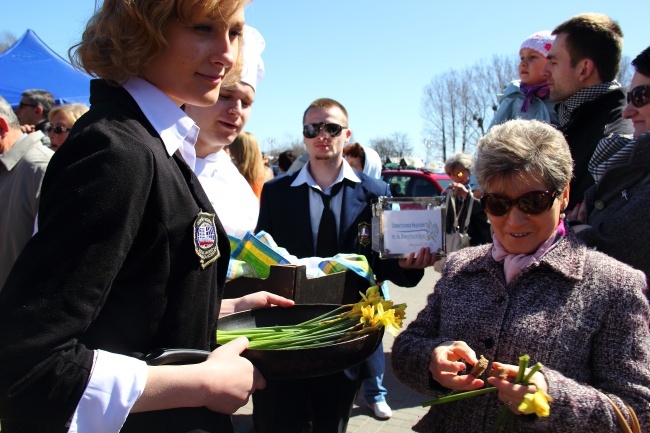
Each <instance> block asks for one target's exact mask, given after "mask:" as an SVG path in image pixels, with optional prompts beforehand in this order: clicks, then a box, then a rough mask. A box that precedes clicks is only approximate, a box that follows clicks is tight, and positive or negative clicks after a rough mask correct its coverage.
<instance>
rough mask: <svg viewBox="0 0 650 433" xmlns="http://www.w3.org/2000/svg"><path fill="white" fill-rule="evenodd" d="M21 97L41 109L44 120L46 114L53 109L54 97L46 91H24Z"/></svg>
mask: <svg viewBox="0 0 650 433" xmlns="http://www.w3.org/2000/svg"><path fill="white" fill-rule="evenodd" d="M21 96H22V97H23V98H26V99H28V100H29V102H30V103H31V104H36V105H38V106H39V107H41V108H43V117H45V118H47V114H48V113H49V112H50V110H51V109H52V108H53V107H54V96H53V95H52V94H51V93H50V92H48V91H47V90H41V89H29V90H25V91H24V92H23V93H22V95H21Z"/></svg>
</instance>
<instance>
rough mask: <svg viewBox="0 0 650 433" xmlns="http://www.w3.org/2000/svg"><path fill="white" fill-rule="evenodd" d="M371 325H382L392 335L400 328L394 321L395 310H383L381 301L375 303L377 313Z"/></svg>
mask: <svg viewBox="0 0 650 433" xmlns="http://www.w3.org/2000/svg"><path fill="white" fill-rule="evenodd" d="M372 325H373V326H383V327H384V328H386V329H387V330H388V332H390V333H391V334H393V336H397V331H399V329H400V328H399V327H398V326H397V324H396V323H395V310H393V309H390V310H384V307H383V306H382V305H381V303H380V304H377V314H375V317H374V318H373V320H372Z"/></svg>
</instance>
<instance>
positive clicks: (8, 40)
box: [0, 32, 18, 53]
mask: <svg viewBox="0 0 650 433" xmlns="http://www.w3.org/2000/svg"><path fill="white" fill-rule="evenodd" d="M17 40H18V39H17V38H16V36H14V35H13V34H11V33H9V32H4V33H2V34H1V35H0V53H4V52H5V51H7V49H9V47H11V46H12V45H13V44H15V43H16V41H17Z"/></svg>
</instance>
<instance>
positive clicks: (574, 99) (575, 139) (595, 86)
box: [542, 13, 632, 209]
mask: <svg viewBox="0 0 650 433" xmlns="http://www.w3.org/2000/svg"><path fill="white" fill-rule="evenodd" d="M553 34H554V35H556V37H555V41H553V45H552V47H551V49H550V51H549V53H548V61H547V63H546V66H545V67H544V70H543V72H542V73H543V75H544V76H545V77H546V79H547V81H548V85H549V90H550V92H551V99H552V100H555V101H558V102H559V104H558V105H556V107H555V109H556V110H557V112H558V117H559V121H560V130H561V131H562V133H563V134H564V136H565V138H566V140H567V142H568V143H569V147H570V149H571V155H572V157H573V160H574V163H575V168H574V178H573V180H572V181H571V197H570V200H569V209H573V207H574V206H575V205H576V204H579V203H580V202H581V201H582V198H583V196H584V193H585V191H586V190H587V188H589V187H590V186H591V185H593V183H594V180H593V178H592V177H591V176H590V175H589V172H588V170H587V165H588V163H589V160H590V159H591V156H592V155H593V153H594V150H595V148H596V145H597V144H598V142H599V141H600V140H601V139H602V138H604V137H606V136H608V135H610V134H612V133H618V134H630V133H632V125H631V124H630V122H629V121H628V120H626V119H624V118H623V117H622V114H623V109H624V108H625V91H624V89H623V88H622V87H621V85H620V84H619V83H617V82H616V74H617V73H618V70H619V65H620V62H621V49H622V46H623V32H622V30H621V28H620V26H619V25H618V24H617V23H616V22H615V21H613V20H612V19H610V18H609V17H607V16H606V15H602V14H595V13H588V14H581V15H577V16H575V17H573V18H571V19H569V20H567V21H565V22H564V23H562V24H560V25H559V26H557V27H556V28H555V30H553Z"/></svg>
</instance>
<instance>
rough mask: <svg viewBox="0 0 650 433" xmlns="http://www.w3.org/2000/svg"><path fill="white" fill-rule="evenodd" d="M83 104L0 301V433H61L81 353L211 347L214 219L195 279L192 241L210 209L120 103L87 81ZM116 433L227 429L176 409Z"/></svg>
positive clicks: (79, 379)
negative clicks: (209, 250)
mask: <svg viewBox="0 0 650 433" xmlns="http://www.w3.org/2000/svg"><path fill="white" fill-rule="evenodd" d="M91 104H92V106H91V109H90V111H89V112H88V113H87V114H85V115H84V116H82V117H81V118H80V119H79V120H78V121H77V122H76V123H75V125H74V128H73V131H72V132H71V134H70V137H69V138H68V140H67V141H66V145H65V146H63V147H62V148H61V149H60V150H59V151H58V152H57V153H56V154H55V156H54V157H53V158H52V160H51V162H50V165H49V167H48V170H47V172H46V175H45V178H44V180H43V187H42V194H41V204H40V214H39V232H38V233H37V234H36V236H34V237H33V238H32V239H31V241H30V242H29V243H28V244H27V246H26V247H25V249H24V250H23V253H22V254H21V256H20V257H19V258H18V260H17V262H16V264H15V266H14V268H13V270H12V272H11V274H10V275H9V279H8V280H7V283H6V285H5V287H4V289H3V290H2V292H0V329H2V332H0V416H1V417H2V419H3V420H2V431H3V433H6V432H12V431H21V430H20V428H19V425H18V423H20V422H25V421H29V422H31V423H34V425H31V426H28V427H26V428H25V429H24V430H22V431H43V432H53V431H66V430H67V429H66V428H65V424H66V423H67V422H68V420H69V419H70V418H71V415H72V414H73V412H74V410H75V408H76V406H77V404H78V402H79V399H80V397H81V395H82V394H83V392H84V389H85V387H86V383H87V381H88V378H89V373H90V370H91V366H92V362H93V352H92V350H93V349H104V350H107V351H110V352H114V353H119V354H125V355H131V356H140V355H142V354H144V353H147V352H149V351H151V350H152V349H155V348H161V347H166V348H195V349H203V350H208V349H212V348H214V347H215V344H216V342H215V332H216V324H217V317H218V312H219V309H220V303H221V296H222V291H223V285H224V280H225V274H226V270H227V263H228V259H229V255H230V248H229V243H228V239H227V236H226V234H225V232H224V230H223V228H222V227H221V224H220V223H219V222H218V219H217V221H216V226H217V227H216V228H217V236H218V245H219V248H220V250H221V258H220V259H219V260H218V261H217V263H214V264H212V265H211V266H209V267H208V268H206V269H205V270H204V269H202V268H201V266H200V263H199V257H198V256H197V255H196V254H195V252H194V240H193V230H194V229H193V222H194V220H195V218H196V216H197V214H198V213H199V211H201V210H203V211H205V212H210V213H214V210H213V209H212V206H211V204H210V201H209V200H208V198H207V197H206V195H205V193H204V192H203V190H202V189H201V186H200V184H199V181H198V180H197V178H196V177H195V176H194V174H193V173H192V171H191V170H190V168H189V167H188V166H187V164H185V162H184V161H183V160H182V158H181V156H180V154H179V152H176V153H175V154H174V155H173V156H168V155H167V153H166V150H165V147H164V145H163V143H162V140H161V139H160V137H159V136H158V134H157V133H156V131H155V130H154V129H153V127H152V126H151V124H150V123H149V122H148V121H147V119H146V118H145V116H144V115H143V113H142V111H141V110H140V108H139V107H138V105H137V104H136V103H135V101H134V100H133V98H132V97H131V96H130V95H129V94H128V92H126V91H125V90H124V89H123V88H120V87H112V86H109V85H107V84H106V83H105V82H103V81H100V80H95V81H93V82H92V84H91ZM5 420H7V421H5ZM10 420H14V421H10ZM122 431H123V432H130V431H152V432H153V431H155V432H187V431H208V432H212V431H226V432H227V431H232V427H231V423H230V419H229V417H228V416H227V415H223V414H216V413H213V412H209V411H208V410H207V409H179V410H172V411H161V412H148V413H143V414H134V415H131V416H129V417H128V419H127V421H126V424H125V425H124V428H123V429H122Z"/></svg>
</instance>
